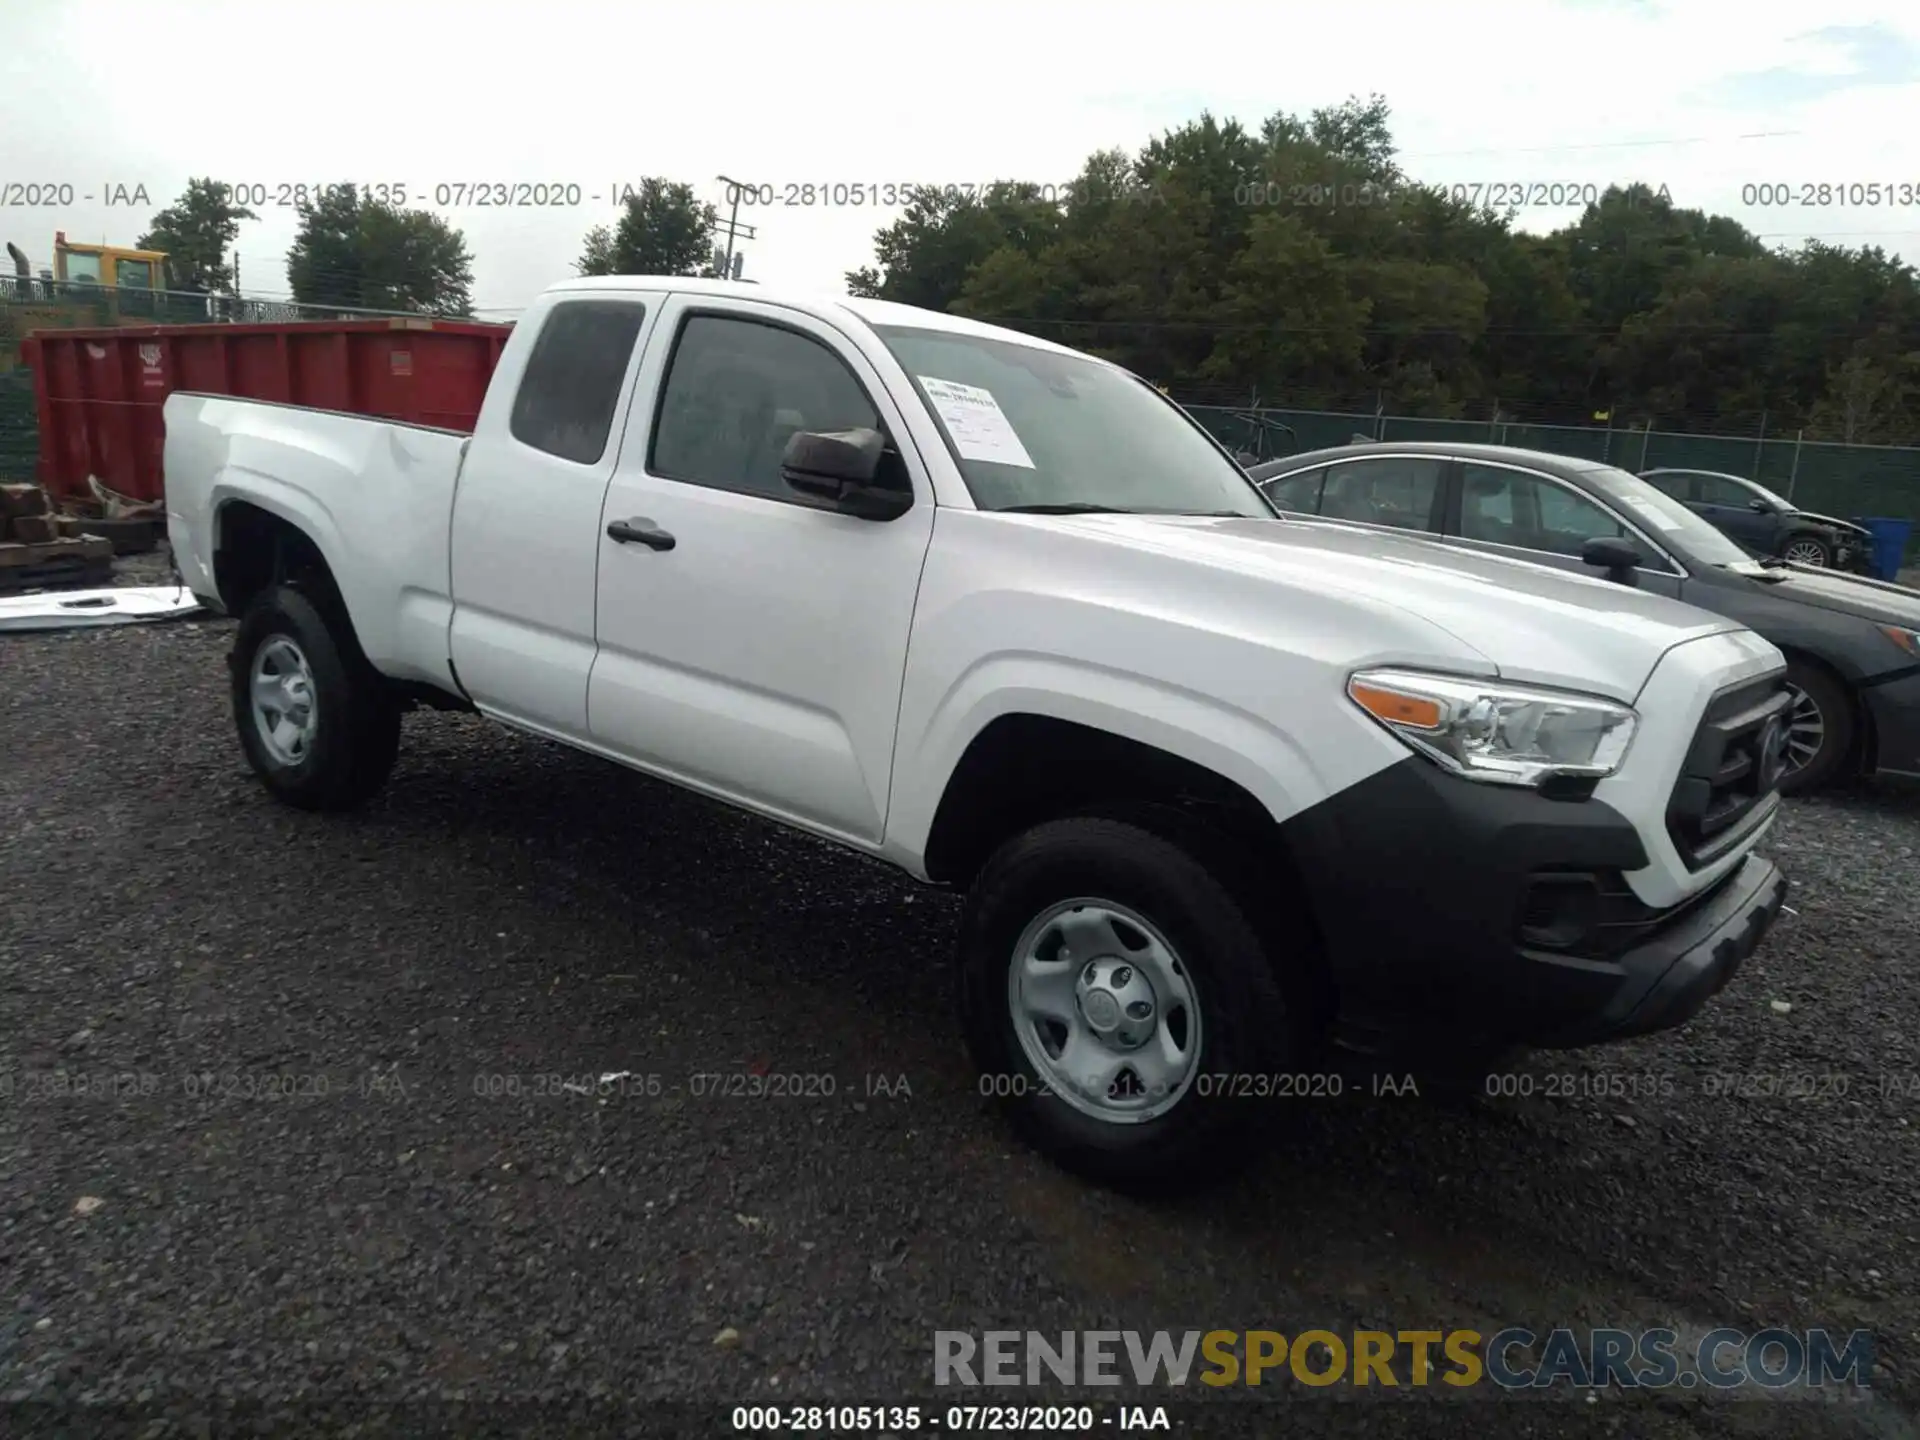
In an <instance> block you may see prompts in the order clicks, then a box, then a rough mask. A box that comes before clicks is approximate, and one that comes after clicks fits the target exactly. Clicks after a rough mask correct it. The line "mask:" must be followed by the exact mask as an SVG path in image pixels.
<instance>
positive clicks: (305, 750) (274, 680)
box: [248, 635, 320, 765]
mask: <svg viewBox="0 0 1920 1440" xmlns="http://www.w3.org/2000/svg"><path fill="white" fill-rule="evenodd" d="M248 689H249V693H250V694H251V696H252V698H253V725H254V729H255V730H257V731H258V732H259V735H260V743H261V744H262V745H264V746H266V747H267V753H268V754H269V755H271V756H273V758H274V759H275V760H278V761H279V762H280V763H281V764H282V765H298V764H299V763H300V762H301V761H303V760H305V759H306V758H307V756H308V754H309V753H310V752H311V751H312V749H313V736H314V731H315V730H316V729H318V728H319V724H320V712H319V708H318V707H317V706H316V705H315V704H314V696H313V669H312V667H311V666H309V665H308V664H307V657H306V655H305V654H304V653H303V652H302V651H301V649H300V647H299V646H298V645H296V644H294V643H293V641H292V640H290V639H288V638H287V637H286V636H285V635H275V636H273V637H272V638H271V639H269V640H268V641H267V642H266V643H265V644H263V645H262V646H261V647H260V648H259V649H258V650H256V651H254V652H253V670H252V673H251V675H250V676H249V679H248Z"/></svg>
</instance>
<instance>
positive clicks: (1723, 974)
mask: <svg viewBox="0 0 1920 1440" xmlns="http://www.w3.org/2000/svg"><path fill="white" fill-rule="evenodd" d="M1786 899H1787V877H1786V876H1785V875H1784V874H1783V873H1781V870H1780V867H1779V866H1778V865H1775V864H1774V863H1773V862H1772V861H1771V860H1767V859H1763V858H1762V857H1760V856H1758V855H1749V856H1747V858H1746V859H1745V860H1743V861H1741V863H1740V865H1739V867H1738V868H1737V869H1735V870H1734V872H1733V874H1732V876H1731V877H1730V879H1729V880H1728V881H1727V883H1726V884H1724V885H1723V886H1721V887H1720V889H1719V892H1718V893H1717V894H1715V895H1714V896H1713V898H1712V899H1711V900H1710V901H1708V902H1707V903H1706V904H1704V905H1702V906H1700V907H1699V908H1697V909H1695V910H1693V911H1691V912H1689V913H1688V914H1687V915H1686V916H1684V917H1683V918H1682V919H1681V920H1680V921H1679V922H1678V923H1677V924H1675V925H1674V926H1673V927H1672V928H1671V929H1667V930H1663V931H1662V932H1661V933H1660V934H1659V935H1657V936H1655V937H1654V938H1653V939H1651V940H1649V941H1647V943H1646V944H1644V945H1641V946H1638V947H1637V948H1635V949H1633V950H1629V951H1628V952H1627V953H1626V954H1624V955H1622V956H1621V957H1620V958H1619V959H1618V960H1617V961H1615V962H1614V963H1615V964H1616V965H1617V966H1618V968H1619V970H1620V972H1621V975H1620V984H1619V988H1618V989H1617V990H1616V991H1615V993H1614V997H1613V999H1612V1000H1611V1001H1610V1002H1609V1003H1608V1004H1607V1006H1606V1007H1605V1008H1604V1009H1602V1010H1601V1011H1600V1012H1599V1013H1598V1014H1596V1015H1594V1016H1592V1017H1591V1018H1590V1019H1587V1020H1584V1021H1581V1022H1578V1023H1575V1024H1573V1025H1569V1026H1566V1027H1564V1028H1562V1029H1560V1030H1557V1031H1554V1032H1550V1033H1548V1034H1545V1035H1540V1036H1536V1037H1533V1038H1532V1040H1531V1041H1530V1043H1532V1044H1535V1045H1538V1046H1540V1047H1542V1048H1544V1049H1550V1050H1551V1049H1568V1048H1571V1047H1574V1046H1580V1045H1593V1044H1598V1043H1600V1042H1602V1041H1609V1040H1625V1039H1629V1038H1631V1037H1632V1036H1635V1035H1649V1034H1652V1033H1653V1032H1655V1031H1658V1030H1671V1029H1673V1028H1674V1027H1675V1026H1677V1025H1684V1024H1686V1023H1687V1021H1689V1020H1691V1019H1692V1018H1693V1017H1694V1016H1695V1015H1697V1014H1699V1013H1700V1010H1701V1007H1702V1006H1704V1005H1705V1004H1706V1003H1707V1001H1709V1000H1711V999H1712V998H1713V997H1714V996H1715V995H1718V994H1719V993H1720V992H1721V991H1722V990H1724V989H1725V988H1726V986H1727V982H1728V981H1730V980H1732V979H1733V977H1734V976H1735V975H1736V974H1738V973H1739V971H1740V967H1741V966H1742V965H1743V964H1745V963H1746V960H1747V958H1748V957H1749V956H1750V955H1752V954H1753V952H1754V951H1755V950H1757V949H1758V948H1759V947H1760V941H1761V940H1762V939H1763V938H1764V937H1765V936H1766V933H1767V931H1768V930H1770V929H1772V928H1773V922H1774V921H1775V920H1776V919H1778V918H1779V915H1780V908H1781V906H1782V905H1784V904H1785V903H1786ZM1529 958H1530V959H1534V960H1538V961H1543V962H1551V961H1553V960H1554V959H1555V957H1553V956H1551V955H1530V956H1529Z"/></svg>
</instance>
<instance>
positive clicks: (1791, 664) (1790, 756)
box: [1780, 660, 1853, 795]
mask: <svg viewBox="0 0 1920 1440" xmlns="http://www.w3.org/2000/svg"><path fill="white" fill-rule="evenodd" d="M1787 689H1788V691H1789V693H1790V694H1791V695H1792V697H1793V699H1792V705H1791V708H1789V710H1788V711H1787V754H1786V764H1787V768H1786V772H1785V774H1784V775H1783V776H1782V777H1781V780H1780V789H1781V791H1782V792H1783V793H1785V794H1788V795H1801V794H1805V793H1807V792H1808V791H1811V790H1817V789H1819V788H1820V787H1821V786H1822V785H1825V784H1826V783H1827V782H1828V781H1830V780H1832V779H1833V778H1834V776H1835V775H1837V774H1838V773H1839V771H1840V767H1841V766H1842V765H1843V764H1845V763H1846V758H1847V754H1848V751H1849V750H1851V748H1852V746H1853V706H1852V704H1851V703H1850V702H1849V700H1848V699H1847V692H1846V690H1845V688H1844V687H1843V686H1842V685H1841V684H1840V682H1839V681H1838V680H1836V679H1834V677H1833V676H1832V675H1830V674H1828V673H1827V672H1826V671H1825V670H1822V669H1820V668H1819V667H1818V666H1816V665H1812V664H1809V663H1808V662H1807V661H1805V660H1790V661H1788V662H1787Z"/></svg>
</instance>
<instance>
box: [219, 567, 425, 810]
mask: <svg viewBox="0 0 1920 1440" xmlns="http://www.w3.org/2000/svg"><path fill="white" fill-rule="evenodd" d="M345 626H346V622H345V620H344V619H343V618H340V619H336V618H331V617H330V616H329V614H328V613H327V612H326V611H325V610H323V609H322V608H321V607H320V606H319V605H317V604H315V603H314V601H313V600H312V599H310V598H309V597H308V596H307V595H306V594H305V593H304V592H302V591H300V590H298V589H295V588H293V587H292V586H287V585H282V586H277V587H275V588H273V589H270V590H267V591H264V592H263V593H262V594H261V595H260V596H258V597H257V598H256V599H255V600H254V602H253V603H252V604H251V605H250V606H248V607H247V612H246V614H245V615H244V616H243V617H242V619H241V621H240V631H239V634H238V635H237V636H236V637H235V639H234V645H233V652H232V654H231V655H230V656H229V658H228V664H229V665H230V667H231V669H232V679H233V719H234V724H235V725H236V726H237V727H238V729H239V732H240V745H241V748H242V749H244V750H245V751H246V755H247V760H248V763H250V764H251V765H252V766H253V769H254V773H255V774H257V775H258V776H259V777H260V779H261V780H262V781H263V782H264V783H265V784H266V787H267V789H269V790H270V791H272V792H273V794H274V795H275V796H276V797H277V798H279V799H281V800H284V801H286V802H287V804H289V805H294V806H297V807H299V808H300V809H302V810H345V809H350V808H351V807H353V806H355V805H358V804H360V803H362V802H363V801H365V800H366V799H368V798H369V797H371V796H372V795H373V794H374V792H375V791H377V790H378V789H379V788H380V787H381V786H382V785H383V784H384V783H386V779H387V776H388V774H389V773H390V772H391V771H392V770H393V764H394V760H395V758H396V756H397V755H398V753H399V748H400V709H399V706H397V705H396V704H395V703H394V702H393V699H392V697H391V695H390V694H389V693H388V691H387V688H386V684H385V682H384V681H383V680H382V679H381V677H380V675H379V673H378V672H377V671H375V670H374V668H373V667H372V666H371V665H369V664H368V663H367V661H366V659H365V658H364V657H363V656H362V655H361V654H360V650H359V647H358V645H356V644H355V642H354V639H353V636H352V634H351V632H349V631H347V630H346V629H345Z"/></svg>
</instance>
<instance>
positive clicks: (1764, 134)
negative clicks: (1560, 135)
mask: <svg viewBox="0 0 1920 1440" xmlns="http://www.w3.org/2000/svg"><path fill="white" fill-rule="evenodd" d="M1804 133H1805V132H1803V131H1800V130H1753V131H1748V132H1747V133H1745V134H1741V135H1688V136H1669V137H1667V138H1665V139H1655V140H1601V141H1595V142H1593V143H1591V144H1583V145H1501V146H1496V147H1493V148H1490V149H1485V150H1421V151H1412V152H1409V153H1407V154H1404V155H1399V156H1396V157H1395V158H1396V159H1401V160H1442V159H1451V158H1454V157H1457V156H1461V155H1571V154H1575V153H1577V152H1579V151H1583V150H1639V149H1658V148H1661V147H1664V146H1669V145H1724V144H1733V143H1737V142H1739V141H1742V140H1784V139H1787V138H1789V137H1791V136H1795V135H1801V134H1804Z"/></svg>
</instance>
